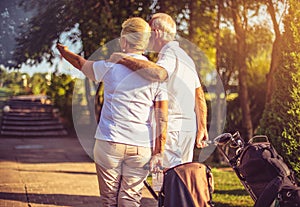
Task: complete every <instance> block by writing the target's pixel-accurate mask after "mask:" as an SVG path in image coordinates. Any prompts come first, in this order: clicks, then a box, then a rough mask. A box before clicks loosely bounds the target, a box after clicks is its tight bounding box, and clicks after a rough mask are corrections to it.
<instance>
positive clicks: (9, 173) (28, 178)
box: [0, 137, 157, 207]
mask: <svg viewBox="0 0 300 207" xmlns="http://www.w3.org/2000/svg"><path fill="white" fill-rule="evenodd" d="M98 195H99V190H98V183H97V176H96V172H95V167H94V164H93V161H92V160H91V159H90V158H89V157H88V156H87V155H86V153H85V152H84V150H83V149H82V147H81V145H80V143H79V141H78V140H77V138H76V137H40V138H39V137H35V138H17V137H0V206H1V207H5V206H7V207H26V206H27V207H45V206H47V207H52V206H60V207H65V206H74V207H83V206H84V207H96V206H101V204H100V198H99V196H98ZM142 206H143V207H154V206H157V203H156V201H155V200H154V199H153V198H152V196H151V195H150V194H149V192H148V191H147V190H146V189H144V190H143V200H142Z"/></svg>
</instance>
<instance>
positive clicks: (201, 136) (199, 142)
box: [195, 129, 208, 148]
mask: <svg viewBox="0 0 300 207" xmlns="http://www.w3.org/2000/svg"><path fill="white" fill-rule="evenodd" d="M207 140H208V132H207V130H206V129H205V130H198V131H197V135H196V143H195V144H196V147H197V148H204V147H207V146H208V145H207Z"/></svg>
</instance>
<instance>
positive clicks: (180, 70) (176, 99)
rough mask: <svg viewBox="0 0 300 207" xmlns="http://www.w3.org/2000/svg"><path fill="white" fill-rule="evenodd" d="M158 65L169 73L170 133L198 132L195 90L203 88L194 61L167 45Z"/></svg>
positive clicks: (163, 49)
mask: <svg viewBox="0 0 300 207" xmlns="http://www.w3.org/2000/svg"><path fill="white" fill-rule="evenodd" d="M157 64H158V65H159V66H161V67H163V68H165V69H166V70H167V72H168V76H169V79H168V83H167V87H168V95H169V111H168V112H169V119H168V131H194V130H196V129H197V128H196V126H197V124H196V114H195V89H196V88H199V87H201V85H200V81H199V77H198V74H197V72H196V68H195V63H194V61H193V60H192V59H191V58H190V57H189V56H188V54H187V53H186V52H185V51H184V50H183V49H182V48H180V47H179V43H178V42H176V41H171V42H169V43H167V44H166V45H165V46H164V47H163V48H162V49H161V51H160V53H159V59H158V61H157Z"/></svg>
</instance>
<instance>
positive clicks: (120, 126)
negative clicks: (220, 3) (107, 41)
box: [93, 54, 168, 147]
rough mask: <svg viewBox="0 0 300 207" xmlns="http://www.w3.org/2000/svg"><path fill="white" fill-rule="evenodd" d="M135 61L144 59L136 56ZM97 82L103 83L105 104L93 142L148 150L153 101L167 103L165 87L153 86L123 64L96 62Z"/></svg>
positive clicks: (150, 143) (150, 137) (151, 137)
mask: <svg viewBox="0 0 300 207" xmlns="http://www.w3.org/2000/svg"><path fill="white" fill-rule="evenodd" d="M129 55H131V56H133V57H135V58H137V59H143V60H147V58H146V57H144V56H142V55H137V54H129ZM93 69H94V74H95V78H96V80H97V81H103V82H104V104H103V108H102V112H101V117H100V122H99V124H98V127H97V131H96V134H95V137H96V139H100V140H106V141H112V142H118V143H123V144H129V145H134V146H143V147H151V146H152V145H153V134H152V118H153V117H152V116H153V103H154V101H163V100H167V99H168V97H167V92H166V90H167V89H166V84H165V83H162V84H160V83H157V82H155V83H153V82H150V81H148V80H146V79H144V78H142V77H141V76H140V75H138V74H137V73H136V72H134V71H132V70H130V69H128V68H127V67H125V66H124V65H120V64H114V63H109V62H105V61H96V62H95V63H94V64H93Z"/></svg>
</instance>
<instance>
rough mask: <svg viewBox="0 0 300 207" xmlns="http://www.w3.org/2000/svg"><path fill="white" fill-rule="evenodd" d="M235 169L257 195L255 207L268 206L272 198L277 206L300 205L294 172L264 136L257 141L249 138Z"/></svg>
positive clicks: (299, 195) (291, 206) (299, 194)
mask: <svg viewBox="0 0 300 207" xmlns="http://www.w3.org/2000/svg"><path fill="white" fill-rule="evenodd" d="M265 138H266V137H265ZM237 168H238V172H239V177H240V179H241V180H242V181H244V182H245V183H246V184H247V185H248V186H249V187H250V190H251V191H252V194H254V195H255V197H256V202H255V205H254V206H255V207H268V206H270V205H271V204H272V203H273V202H274V200H276V202H277V204H278V203H279V206H280V207H293V206H300V188H299V187H298V186H297V183H296V180H295V178H294V176H293V173H292V171H291V170H290V169H289V168H288V166H287V165H286V164H285V163H284V161H283V159H282V157H281V156H280V155H279V154H278V153H277V152H276V150H275V149H274V148H273V146H272V145H271V144H270V143H269V142H268V139H267V138H266V141H265V142H257V143H252V141H251V140H250V141H249V143H248V144H246V145H245V148H244V149H243V150H241V154H240V157H239V159H238V160H237ZM248 190H249V189H248ZM277 206H278V205H277Z"/></svg>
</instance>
